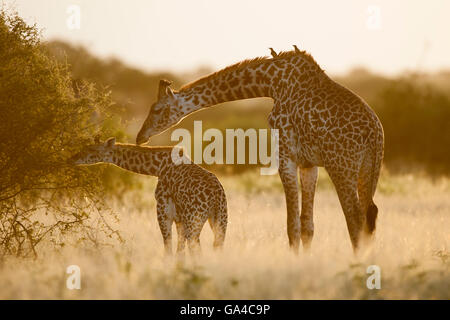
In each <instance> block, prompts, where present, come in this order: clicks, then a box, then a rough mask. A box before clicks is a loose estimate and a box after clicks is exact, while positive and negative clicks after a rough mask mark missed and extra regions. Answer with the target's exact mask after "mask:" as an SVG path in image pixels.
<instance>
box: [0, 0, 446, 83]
mask: <svg viewBox="0 0 450 320" xmlns="http://www.w3.org/2000/svg"><path fill="white" fill-rule="evenodd" d="M0 2H5V3H6V4H7V5H8V6H9V5H11V4H14V6H15V8H16V9H17V10H18V12H19V14H20V15H21V16H22V17H23V18H25V19H26V21H28V22H36V23H37V25H38V26H39V27H40V28H43V29H44V31H43V35H44V37H45V39H54V38H59V39H63V40H66V41H70V42H73V43H80V44H83V45H85V46H86V47H87V48H88V49H89V50H91V51H92V52H94V53H95V54H98V55H100V56H102V57H110V56H115V57H117V58H119V59H121V60H124V61H125V62H126V63H128V64H130V65H133V66H137V67H139V68H143V69H145V70H151V71H155V70H169V71H192V70H195V69H196V68H198V67H201V66H209V67H211V68H213V69H218V68H222V67H225V66H227V65H229V64H231V63H234V62H237V61H240V60H243V59H247V58H253V57H256V56H263V55H268V54H269V50H268V47H273V48H275V50H277V51H278V50H290V49H291V48H292V47H291V45H292V44H297V45H298V46H299V48H300V49H303V50H307V51H309V52H310V53H311V54H312V55H313V57H314V58H315V59H316V60H317V61H318V63H319V64H320V65H321V66H322V68H323V69H325V70H326V71H327V72H328V73H334V74H336V73H343V72H346V71H348V70H349V69H351V68H352V67H355V66H364V67H366V68H368V69H370V70H373V71H376V72H380V73H385V74H396V73H398V72H402V71H405V70H420V71H436V70H440V69H445V68H446V69H450V37H449V35H450V19H449V17H448V16H449V14H450V1H448V0H428V1H425V0H409V1H407V0H395V1H387V0H386V1H385V0H369V1H367V0H340V1H333V0H328V1H324V0H319V1H300V0H297V1H293V0H291V1H288V0H276V1H273V0H271V1H266V0H226V1H218V0H217V1H216V0H189V1H187V0H179V1H175V0H161V1H159V0H150V1H149V0H114V1H113V0H0ZM70 5H77V6H79V8H80V18H81V19H80V29H71V28H69V27H68V24H67V21H68V19H69V18H70V15H71V13H70V12H69V13H68V12H67V10H68V8H69V7H70ZM72 12H73V11H72Z"/></svg>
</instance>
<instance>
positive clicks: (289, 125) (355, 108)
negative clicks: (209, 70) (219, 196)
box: [136, 48, 384, 250]
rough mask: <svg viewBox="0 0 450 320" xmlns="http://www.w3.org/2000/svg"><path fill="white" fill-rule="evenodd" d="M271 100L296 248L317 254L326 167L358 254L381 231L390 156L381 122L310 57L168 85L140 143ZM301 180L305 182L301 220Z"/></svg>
mask: <svg viewBox="0 0 450 320" xmlns="http://www.w3.org/2000/svg"><path fill="white" fill-rule="evenodd" d="M256 97H270V98H272V99H273V101H274V107H273V109H272V111H271V113H270V115H269V117H268V121H269V125H270V126H271V127H272V128H274V129H278V130H279V134H280V150H279V152H280V164H279V175H280V177H281V181H282V184H283V187H284V192H285V196H286V206H287V229H288V238H289V243H290V245H291V247H293V248H294V249H295V250H297V248H298V246H299V242H300V239H301V240H302V243H303V245H304V247H305V248H309V246H310V244H311V240H312V237H313V233H314V224H313V205H314V193H315V188H316V182H317V178H318V167H319V166H322V167H325V169H326V170H327V172H328V174H329V175H330V177H331V180H332V181H333V183H334V185H335V187H336V191H337V194H338V197H339V200H340V203H341V206H342V209H343V211H344V215H345V218H346V222H347V228H348V231H349V234H350V239H351V242H352V245H353V248H354V249H355V250H356V249H357V248H358V246H359V243H360V238H361V235H367V236H368V238H370V236H371V235H372V234H373V232H374V230H375V221H376V217H377V212H378V209H377V207H376V205H375V204H374V202H373V196H374V193H375V189H376V185H377V181H378V178H379V174H380V169H381V163H382V159H383V152H384V134H383V128H382V125H381V122H380V121H379V119H378V117H377V116H376V114H375V113H374V112H373V110H372V109H371V108H370V107H369V106H368V105H367V104H366V103H365V102H364V101H363V100H362V99H361V98H360V97H359V96H357V95H356V94H355V93H353V92H351V91H350V90H349V89H347V88H345V87H343V86H341V85H340V84H338V83H336V82H334V81H333V80H332V79H331V78H329V77H328V76H327V75H326V74H325V72H324V71H323V70H322V69H321V68H320V66H319V65H318V64H317V63H316V62H315V61H314V59H313V58H312V57H311V56H310V55H309V54H307V53H306V52H304V51H300V50H298V49H297V48H295V50H294V51H289V52H281V53H278V54H273V53H272V58H268V57H263V58H256V59H253V60H246V61H243V62H240V63H238V64H235V65H233V66H230V67H227V68H225V69H223V70H221V71H218V72H216V73H214V74H211V75H209V76H206V77H204V78H201V79H199V80H197V81H195V82H193V83H190V84H188V85H185V86H183V87H182V88H181V89H180V90H179V91H174V90H172V89H171V88H170V87H169V83H168V82H167V81H164V80H163V81H161V83H160V89H159V96H158V101H157V102H156V103H155V104H153V105H152V107H151V108H150V112H149V115H148V117H147V119H146V120H145V122H144V124H143V126H142V128H141V130H140V132H139V134H138V136H137V138H136V142H137V143H138V144H139V143H143V142H145V141H147V140H148V138H149V137H151V136H153V135H155V134H158V133H160V132H162V131H164V130H166V129H167V128H169V127H171V126H173V125H174V124H176V123H178V122H179V121H181V119H183V118H184V117H185V116H186V115H188V114H190V113H192V112H195V111H197V110H199V109H202V108H208V107H210V106H213V105H216V104H218V103H222V102H226V101H233V100H240V99H248V98H256ZM298 172H299V173H300V181H301V192H302V200H301V216H300V215H299V209H300V208H299V196H298Z"/></svg>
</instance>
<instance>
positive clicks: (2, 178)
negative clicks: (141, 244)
mask: <svg viewBox="0 0 450 320" xmlns="http://www.w3.org/2000/svg"><path fill="white" fill-rule="evenodd" d="M0 10H1V11H0V259H1V258H2V257H5V256H7V255H18V256H27V255H29V254H34V255H36V254H37V245H38V244H39V243H40V242H41V241H42V240H43V239H44V238H45V237H48V236H51V235H53V236H55V237H53V238H52V239H53V240H55V239H63V238H61V237H60V236H61V235H62V234H64V233H66V232H69V231H75V230H78V231H81V230H82V231H84V232H89V229H90V228H92V227H91V224H87V223H86V221H87V220H88V219H90V212H100V214H102V208H104V206H103V201H102V199H101V198H100V197H99V196H98V191H99V185H100V184H99V183H98V175H99V174H98V171H94V170H89V169H79V168H76V167H73V166H70V165H67V164H66V159H67V158H68V157H69V156H70V155H71V154H73V153H75V152H77V151H78V150H79V149H80V148H81V147H82V146H83V145H86V144H87V143H89V142H91V141H92V137H93V136H95V135H96V134H104V135H106V134H107V132H105V129H104V128H103V125H102V123H103V120H104V119H105V116H104V115H105V114H106V112H105V110H106V109H107V107H109V106H110V104H111V100H110V98H109V95H108V94H107V93H105V92H102V91H100V90H98V89H96V88H94V86H93V85H91V84H89V83H86V82H79V83H77V85H76V86H73V82H72V79H71V76H70V73H69V72H68V69H67V67H66V65H64V64H62V63H59V62H57V61H56V60H55V59H52V58H50V57H49V56H48V54H47V52H46V49H44V47H43V45H42V44H41V42H40V35H39V30H37V28H36V27H35V26H30V25H27V24H26V23H25V22H24V21H23V20H22V19H21V18H20V17H19V16H18V15H17V14H16V13H11V12H7V11H5V10H2V9H0ZM93 209H95V210H93ZM105 228H106V229H107V227H106V226H105ZM108 232H112V230H109V231H108ZM56 235H58V237H56ZM84 236H86V235H85V234H84ZM55 241H56V240H55ZM57 244H58V243H57ZM59 244H60V243H59Z"/></svg>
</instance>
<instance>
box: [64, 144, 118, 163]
mask: <svg viewBox="0 0 450 320" xmlns="http://www.w3.org/2000/svg"><path fill="white" fill-rule="evenodd" d="M115 144H116V138H109V139H108V140H106V141H105V142H100V141H99V140H97V139H96V141H95V143H94V144H91V145H88V146H86V147H84V148H83V149H82V150H81V151H80V152H79V153H77V154H75V155H74V156H72V157H71V158H70V159H69V160H68V162H69V163H71V164H75V165H82V164H96V163H99V162H112V159H113V154H114V145H115Z"/></svg>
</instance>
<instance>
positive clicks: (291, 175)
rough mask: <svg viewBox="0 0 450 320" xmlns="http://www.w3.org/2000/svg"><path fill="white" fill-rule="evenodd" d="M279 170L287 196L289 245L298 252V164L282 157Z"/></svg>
mask: <svg viewBox="0 0 450 320" xmlns="http://www.w3.org/2000/svg"><path fill="white" fill-rule="evenodd" d="M278 172H279V174H280V178H281V183H282V184H283V189H284V194H285V197H286V208H287V233H288V237H289V245H290V246H291V248H292V249H293V250H294V251H295V252H297V251H298V247H299V243H300V218H299V205H298V180H297V179H298V176H297V164H296V163H295V162H294V161H292V160H291V159H280V167H279V169H278Z"/></svg>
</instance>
